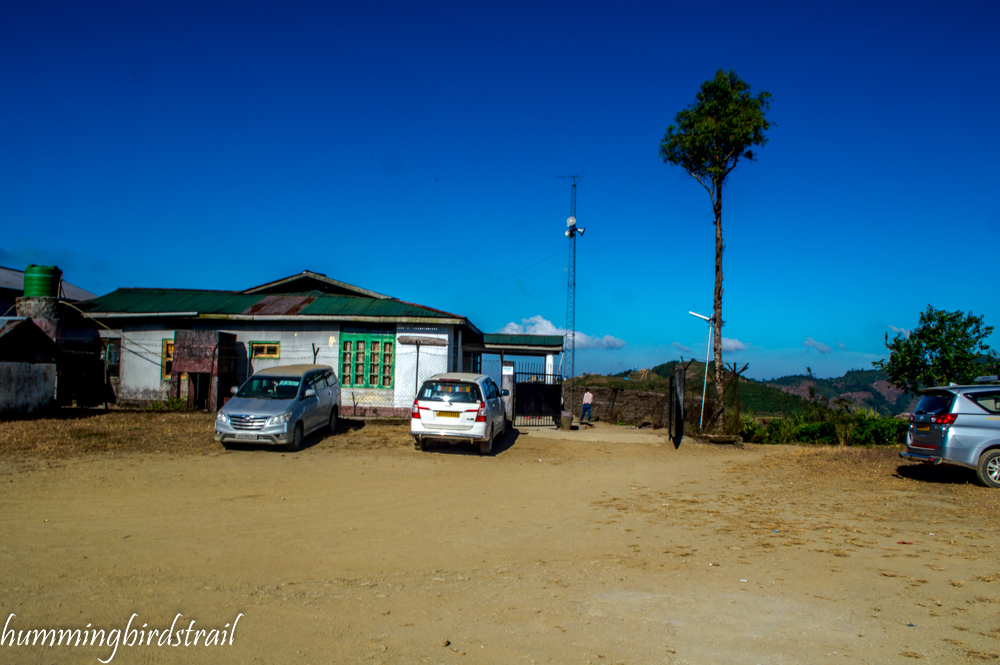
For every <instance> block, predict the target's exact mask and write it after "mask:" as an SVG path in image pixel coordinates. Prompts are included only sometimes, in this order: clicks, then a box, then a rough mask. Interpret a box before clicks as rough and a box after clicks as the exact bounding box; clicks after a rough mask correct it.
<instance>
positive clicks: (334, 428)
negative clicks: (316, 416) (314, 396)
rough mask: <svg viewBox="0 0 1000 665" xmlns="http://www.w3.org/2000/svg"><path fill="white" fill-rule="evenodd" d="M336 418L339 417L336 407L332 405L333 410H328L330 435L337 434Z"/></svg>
mask: <svg viewBox="0 0 1000 665" xmlns="http://www.w3.org/2000/svg"><path fill="white" fill-rule="evenodd" d="M338 416H339V413H338V411H337V406H336V405H334V406H333V408H332V409H330V434H336V433H337V417H338Z"/></svg>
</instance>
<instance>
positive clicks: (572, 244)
mask: <svg viewBox="0 0 1000 665" xmlns="http://www.w3.org/2000/svg"><path fill="white" fill-rule="evenodd" d="M582 176H583V174H582V173H574V174H572V175H559V176H556V177H557V178H569V179H571V180H572V181H573V185H572V186H571V187H570V195H569V219H567V220H566V237H567V238H568V239H569V273H568V276H567V279H566V344H565V347H566V348H565V349H564V350H563V352H564V353H565V354H566V357H567V360H568V361H569V367H568V369H569V378H570V382H569V401H568V402H567V404H566V406H568V407H569V411H570V413H572V412H573V407H574V404H575V401H574V392H575V391H574V390H573V379H575V378H576V236H577V235H581V236H582V235H583V232H584V229H581V228H578V227H577V225H576V183H577V181H578V180H579V179H580V178H581V177H582Z"/></svg>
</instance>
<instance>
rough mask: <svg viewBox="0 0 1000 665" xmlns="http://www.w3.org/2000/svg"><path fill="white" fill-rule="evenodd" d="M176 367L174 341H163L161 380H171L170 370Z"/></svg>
mask: <svg viewBox="0 0 1000 665" xmlns="http://www.w3.org/2000/svg"><path fill="white" fill-rule="evenodd" d="M173 365H174V340H172V339H165V340H163V346H162V347H161V349H160V378H163V379H169V378H170V370H171V369H172V368H173Z"/></svg>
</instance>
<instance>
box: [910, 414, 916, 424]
mask: <svg viewBox="0 0 1000 665" xmlns="http://www.w3.org/2000/svg"><path fill="white" fill-rule="evenodd" d="M916 419H917V415H916V414H915V413H911V414H910V422H911V423H912V422H913V421H914V420H916Z"/></svg>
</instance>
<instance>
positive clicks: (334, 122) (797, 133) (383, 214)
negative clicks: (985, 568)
mask: <svg viewBox="0 0 1000 665" xmlns="http://www.w3.org/2000/svg"><path fill="white" fill-rule="evenodd" d="M814 5H815V6H814ZM998 24H1000V5H997V3H988V2H979V3H961V2H959V3H950V4H948V5H945V4H944V3H939V4H930V3H924V4H920V3H913V2H907V3H902V2H899V3H880V2H874V3H873V2H865V3H837V4H834V3H829V4H826V5H817V4H816V3H797V2H796V3H793V2H786V3H740V2H736V3H716V4H714V5H712V6H711V8H710V9H709V7H708V6H707V5H704V4H703V3H702V4H699V3H662V2H661V3H648V4H643V3H614V4H611V3H586V2H575V3H559V4H551V3H538V2H531V3H512V2H503V3H452V4H449V3H420V4H417V3H405V4H404V3H376V2H370V3H357V4H346V3H281V4H280V5H279V4H278V3H250V2H238V3H237V2H233V3H221V2H207V3H184V2H172V3H160V5H158V6H156V5H153V4H151V3H134V2H117V3H116V2H106V3H86V4H85V3H73V2H65V3H51V2H44V1H39V2H31V3H4V4H2V5H0V91H2V97H0V100H2V102H0V227H2V229H3V234H2V241H0V265H4V266H8V267H14V268H19V269H23V267H24V266H25V265H26V264H27V263H29V262H34V263H46V264H47V263H58V264H59V265H60V267H62V268H63V270H64V271H65V276H66V279H68V280H69V281H71V282H73V283H75V284H78V285H80V286H82V287H84V288H87V289H89V290H91V291H94V292H97V293H106V292H108V291H111V290H113V289H115V288H117V287H120V286H160V287H180V288H183V287H190V288H227V289H228V288H231V289H240V288H246V287H248V286H250V285H255V284H259V283H263V282H267V281H270V280H272V279H276V278H279V277H283V276H286V275H288V274H292V273H296V272H299V271H301V270H303V269H310V270H314V271H317V272H323V273H326V274H327V275H329V276H331V277H334V278H337V279H340V280H343V281H346V282H350V283H354V284H358V285H360V286H364V287H367V288H370V289H373V290H376V291H380V292H383V293H388V294H391V295H393V296H395V297H398V298H402V299H404V300H409V301H414V302H419V303H421V304H425V305H428V306H432V307H439V308H442V309H446V310H449V311H455V312H458V313H461V314H463V315H466V316H468V317H470V318H471V319H472V321H473V322H474V323H475V324H476V325H478V326H479V327H480V328H481V329H483V330H485V331H493V330H499V329H501V328H504V327H506V328H507V329H513V328H517V327H520V328H525V327H527V329H530V330H542V329H551V328H559V327H562V326H564V325H565V302H566V293H565V290H566V289H565V283H566V273H565V268H566V239H565V237H564V236H563V235H562V232H563V230H564V228H565V227H564V224H565V218H566V216H567V215H568V212H569V184H568V181H566V180H557V179H556V178H555V176H557V175H561V174H566V173H582V174H583V178H582V179H581V181H580V185H579V198H578V201H579V202H578V206H579V207H578V215H577V216H578V218H579V223H580V225H581V226H584V227H585V228H586V229H587V233H586V235H585V236H584V238H583V239H581V240H580V242H579V245H578V254H579V256H578V284H579V286H578V296H577V297H578V305H577V328H578V330H579V331H580V332H581V333H583V334H585V335H588V336H589V337H588V340H589V341H588V345H589V346H591V347H593V348H586V349H582V350H580V351H579V352H578V354H577V370H578V371H581V370H582V371H592V372H607V371H611V370H614V371H620V370H621V369H623V368H626V367H632V366H635V365H638V366H650V365H652V364H656V363H658V362H663V361H666V360H670V359H674V358H677V357H678V356H679V355H684V356H686V357H690V356H692V355H693V356H697V357H703V356H704V352H705V342H706V326H705V325H704V324H703V323H702V322H700V321H698V320H697V319H695V318H693V317H691V316H689V315H688V314H687V312H688V310H695V311H699V312H702V313H705V314H710V313H711V307H712V285H713V229H712V224H711V222H712V215H711V207H710V203H709V199H708V196H707V194H706V193H705V191H704V190H703V189H702V188H701V186H700V185H698V184H697V183H696V182H694V181H693V180H691V179H689V178H687V177H686V176H685V174H684V173H683V172H682V171H680V170H679V169H677V168H676V167H669V166H667V165H665V164H663V163H662V161H660V159H659V158H658V156H657V148H658V145H659V141H660V139H661V138H662V135H663V132H664V130H665V129H666V127H667V125H669V124H670V123H671V121H672V119H673V117H674V115H675V114H676V112H677V111H679V110H680V109H681V108H683V107H684V106H686V105H687V104H690V103H691V102H693V101H694V96H695V93H696V92H697V91H698V87H699V85H700V84H701V83H702V82H703V81H705V80H706V79H708V78H711V77H712V76H713V74H714V73H715V71H716V70H717V69H720V68H722V69H734V70H735V71H736V72H737V73H738V74H739V75H740V76H741V77H743V78H744V79H745V80H746V81H748V82H749V83H750V84H751V86H753V89H754V91H757V90H761V89H763V90H767V91H769V92H770V93H771V94H772V95H773V96H774V99H773V105H772V109H771V112H770V118H771V119H772V120H773V121H774V122H775V123H776V126H775V127H774V128H773V129H772V131H771V132H770V143H769V144H768V145H767V147H766V148H764V149H763V150H761V151H760V152H759V160H758V161H757V162H756V163H750V164H743V165H741V166H740V167H738V168H737V170H736V171H735V172H734V173H733V174H732V176H731V178H730V182H729V183H728V185H727V188H726V189H725V191H724V201H723V206H724V209H723V232H724V236H725V241H726V254H725V259H724V271H725V295H724V300H723V313H724V318H725V320H726V327H725V329H724V333H723V334H724V337H726V338H728V339H729V340H732V341H730V342H728V343H727V344H728V346H729V347H730V348H732V349H733V350H732V351H730V352H729V353H727V354H726V357H725V359H726V361H727V362H728V361H737V362H740V363H743V362H747V363H749V364H750V370H749V371H748V374H749V375H751V376H755V377H758V378H769V377H771V376H779V375H782V374H787V373H801V372H804V371H805V368H806V367H807V366H809V367H811V368H812V369H813V371H814V372H815V373H816V374H818V375H821V376H830V375H839V374H841V373H842V372H843V371H845V370H847V369H850V368H859V367H868V366H869V363H870V362H871V360H873V359H875V358H878V357H880V356H881V354H882V352H883V350H884V349H883V346H882V340H883V335H884V334H885V333H886V332H890V329H889V326H896V327H898V328H912V327H914V326H915V325H916V323H917V318H918V315H919V313H920V312H921V311H922V310H923V309H924V308H925V307H926V306H927V305H928V304H932V305H934V306H935V307H937V308H943V309H948V310H955V309H961V310H965V311H969V310H971V311H973V312H975V313H976V314H981V315H984V316H985V317H986V322H987V323H988V324H994V325H1000V301H998V299H997V298H996V297H994V295H993V293H992V289H990V288H982V287H980V286H979V283H980V280H979V279H977V276H978V275H979V274H982V273H981V271H982V269H983V267H985V266H991V265H992V264H993V261H992V259H993V258H994V255H995V248H996V246H997V240H998V234H1000V196H998V191H1000V187H998V184H997V183H998V181H1000V178H998V176H1000V173H998V168H997V166H996V157H995V156H996V155H997V153H998V152H1000V130H998V125H997V115H998V109H1000V86H997V84H996V79H997V74H998V72H997V64H998V58H997V49H996V43H997V42H996V34H995V28H996V26H997V25H998ZM510 324H514V325H513V326H511V325H510ZM546 326H547V328H546ZM995 339H996V338H995ZM997 341H1000V340H997ZM622 343H624V346H621V344H622ZM619 346H620V348H613V347H619ZM740 347H742V348H740ZM685 349H686V350H685Z"/></svg>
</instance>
